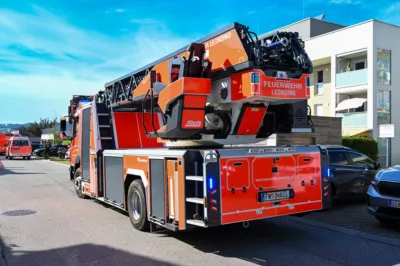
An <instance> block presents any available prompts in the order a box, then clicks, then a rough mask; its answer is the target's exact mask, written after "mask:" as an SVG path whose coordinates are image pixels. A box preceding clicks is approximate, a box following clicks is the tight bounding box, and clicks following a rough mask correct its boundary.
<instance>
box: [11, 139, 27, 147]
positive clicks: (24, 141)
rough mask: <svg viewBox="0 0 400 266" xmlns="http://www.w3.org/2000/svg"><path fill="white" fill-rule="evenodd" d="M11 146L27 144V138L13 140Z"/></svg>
mask: <svg viewBox="0 0 400 266" xmlns="http://www.w3.org/2000/svg"><path fill="white" fill-rule="evenodd" d="M13 146H29V142H28V141H27V140H14V141H13Z"/></svg>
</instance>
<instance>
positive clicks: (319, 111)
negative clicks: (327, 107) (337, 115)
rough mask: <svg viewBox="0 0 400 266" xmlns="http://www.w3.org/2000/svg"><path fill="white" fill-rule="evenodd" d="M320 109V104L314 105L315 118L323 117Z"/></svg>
mask: <svg viewBox="0 0 400 266" xmlns="http://www.w3.org/2000/svg"><path fill="white" fill-rule="evenodd" d="M322 107H323V105H322V104H316V105H315V115H316V116H323V112H322Z"/></svg>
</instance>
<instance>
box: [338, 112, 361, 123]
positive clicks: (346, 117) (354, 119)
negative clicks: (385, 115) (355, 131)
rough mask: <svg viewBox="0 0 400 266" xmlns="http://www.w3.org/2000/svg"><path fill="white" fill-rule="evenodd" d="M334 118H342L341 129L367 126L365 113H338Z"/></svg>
mask: <svg viewBox="0 0 400 266" xmlns="http://www.w3.org/2000/svg"><path fill="white" fill-rule="evenodd" d="M336 117H342V127H366V126H368V119H367V112H357V113H339V114H336Z"/></svg>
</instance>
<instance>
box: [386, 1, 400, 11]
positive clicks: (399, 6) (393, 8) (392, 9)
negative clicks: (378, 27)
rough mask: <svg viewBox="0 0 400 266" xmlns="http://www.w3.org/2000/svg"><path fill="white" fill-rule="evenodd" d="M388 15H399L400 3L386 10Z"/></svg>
mask: <svg viewBox="0 0 400 266" xmlns="http://www.w3.org/2000/svg"><path fill="white" fill-rule="evenodd" d="M386 13H388V14H392V13H397V14H399V13H400V2H396V3H394V4H392V5H391V6H389V7H388V8H387V9H386Z"/></svg>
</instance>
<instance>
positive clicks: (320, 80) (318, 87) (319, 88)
mask: <svg viewBox="0 0 400 266" xmlns="http://www.w3.org/2000/svg"><path fill="white" fill-rule="evenodd" d="M323 88H324V71H323V70H318V71H317V84H315V95H323V94H324V91H323Z"/></svg>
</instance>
